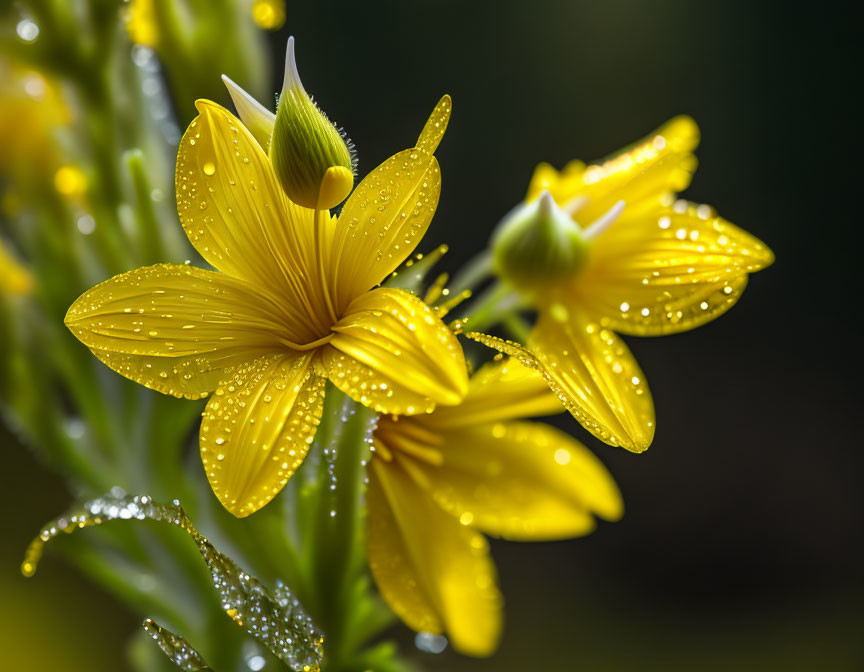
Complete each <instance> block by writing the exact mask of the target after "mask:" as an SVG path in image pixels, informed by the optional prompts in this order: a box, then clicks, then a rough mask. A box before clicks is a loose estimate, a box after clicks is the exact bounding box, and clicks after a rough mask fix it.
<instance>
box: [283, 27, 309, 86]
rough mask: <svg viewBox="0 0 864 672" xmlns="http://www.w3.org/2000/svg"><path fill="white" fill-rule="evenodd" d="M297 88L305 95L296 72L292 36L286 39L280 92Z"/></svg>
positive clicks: (298, 74)
mask: <svg viewBox="0 0 864 672" xmlns="http://www.w3.org/2000/svg"><path fill="white" fill-rule="evenodd" d="M294 87H296V88H298V89H300V90H301V91H303V92H304V93H305V91H306V90H305V89H304V88H303V83H302V82H301V81H300V73H299V72H298V70H297V59H296V57H295V56H294V36H293V35H292V36H291V37H289V38H288V46H287V47H286V48H285V76H284V78H283V79H282V90H283V91H287V90H288V89H290V88H294Z"/></svg>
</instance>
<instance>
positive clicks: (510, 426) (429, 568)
mask: <svg viewBox="0 0 864 672" xmlns="http://www.w3.org/2000/svg"><path fill="white" fill-rule="evenodd" d="M562 411H563V409H562V407H561V404H560V402H559V401H558V400H557V399H556V397H555V396H554V395H553V394H551V393H550V392H549V389H548V387H547V386H546V383H545V382H544V380H543V378H542V376H540V375H539V374H538V373H537V372H536V371H534V370H532V369H529V368H526V367H523V366H522V365H520V364H519V363H517V362H515V361H513V360H506V361H504V362H491V363H489V364H487V365H485V366H483V367H482V368H481V369H480V370H479V371H478V372H477V373H476V374H474V375H473V376H472V377H471V380H470V387H469V391H468V394H467V396H466V397H465V399H464V401H463V402H462V404H460V405H458V406H451V407H447V408H438V409H436V410H435V412H434V413H432V414H431V415H423V416H413V417H399V418H391V417H382V418H381V420H380V422H379V425H378V428H377V429H376V431H375V434H374V437H373V446H374V454H373V458H372V461H371V462H370V466H369V473H370V476H369V491H368V494H367V502H368V507H369V513H368V551H369V563H370V566H371V569H372V573H373V575H374V577H375V580H376V582H377V584H378V587H379V589H380V590H381V594H382V595H383V596H384V598H385V599H386V600H387V602H388V604H389V605H390V606H391V607H392V608H393V610H394V611H395V612H396V613H397V614H398V615H399V616H400V617H401V618H402V620H404V621H405V622H406V623H407V624H408V625H409V626H410V627H412V628H413V629H414V630H416V631H418V632H430V633H435V634H440V633H445V632H446V633H447V635H448V636H449V637H450V640H451V641H452V643H453V646H454V648H456V649H457V650H459V651H461V652H463V653H467V654H471V655H475V656H484V655H489V654H491V653H492V652H493V651H494V649H495V647H496V646H497V643H498V638H499V636H500V633H501V618H502V615H501V608H502V601H501V596H500V593H499V591H498V586H497V578H496V572H495V567H494V565H493V563H492V560H491V558H490V556H489V549H488V545H487V543H486V540H485V539H484V538H483V536H482V534H480V533H481V532H482V533H486V534H489V535H491V536H494V537H501V538H504V539H509V540H513V541H548V540H553V539H568V538H571V537H577V536H581V535H584V534H587V533H589V532H591V531H592V530H593V529H594V526H595V522H594V516H595V515H596V516H600V517H602V518H605V519H607V520H617V519H618V518H620V517H621V515H622V512H623V507H622V502H621V495H620V493H619V491H618V488H617V486H616V485H615V482H614V481H613V480H612V477H611V476H610V475H609V473H608V472H607V471H606V469H605V467H604V466H603V465H602V464H601V463H600V461H599V460H598V459H597V458H596V457H594V456H593V455H592V454H591V453H590V452H589V451H588V449H587V448H585V446H583V445H582V444H581V443H579V442H578V441H576V440H575V439H573V438H572V437H571V436H569V435H568V434H565V433H564V432H562V431H560V430H558V429H555V428H554V427H550V426H549V425H545V424H542V423H537V422H527V421H525V420H524V419H523V418H526V417H534V416H540V415H551V414H555V413H560V412H562Z"/></svg>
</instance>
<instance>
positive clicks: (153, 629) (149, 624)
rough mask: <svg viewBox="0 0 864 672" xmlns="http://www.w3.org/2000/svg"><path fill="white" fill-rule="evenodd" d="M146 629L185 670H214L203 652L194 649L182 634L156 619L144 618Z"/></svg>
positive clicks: (161, 647) (172, 660)
mask: <svg viewBox="0 0 864 672" xmlns="http://www.w3.org/2000/svg"><path fill="white" fill-rule="evenodd" d="M144 630H146V631H147V634H148V635H150V637H152V638H153V641H154V642H156V645H157V646H158V647H159V648H160V649H162V652H163V653H164V654H165V655H166V656H168V658H169V660H171V662H172V663H174V664H175V665H176V666H177V667H178V668H179V669H181V670H184V672H213V669H212V668H211V667H210V666H209V665H207V663H206V662H205V661H204V659H203V658H202V657H201V654H200V653H198V652H197V651H196V650H195V649H193V648H192V647H191V646H190V645H189V642H187V641H186V640H185V639H183V638H182V637H181V636H180V635H175V634H174V633H173V632H171V631H170V630H166V629H165V628H163V627H162V626H161V625H159V624H158V623H157V622H156V621H154V620H152V619H150V618H147V619H145V620H144Z"/></svg>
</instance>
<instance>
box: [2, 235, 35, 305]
mask: <svg viewBox="0 0 864 672" xmlns="http://www.w3.org/2000/svg"><path fill="white" fill-rule="evenodd" d="M32 289H33V277H32V276H31V275H30V271H28V270H27V269H26V268H25V267H24V266H22V265H21V264H20V263H19V262H18V261H17V260H16V259H15V258H14V257H13V256H12V255H11V254H9V252H8V251H7V250H6V246H5V245H4V244H3V241H2V240H0V294H7V295H20V294H29V293H30V292H31V291H32Z"/></svg>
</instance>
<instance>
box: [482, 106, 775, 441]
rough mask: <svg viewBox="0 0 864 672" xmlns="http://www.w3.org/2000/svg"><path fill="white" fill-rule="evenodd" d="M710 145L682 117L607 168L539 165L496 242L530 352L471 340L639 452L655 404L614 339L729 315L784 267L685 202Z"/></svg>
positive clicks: (602, 433) (596, 429) (706, 210)
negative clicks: (530, 314) (521, 306)
mask: <svg viewBox="0 0 864 672" xmlns="http://www.w3.org/2000/svg"><path fill="white" fill-rule="evenodd" d="M698 140H699V131H698V128H697V127H696V124H695V122H694V121H693V120H692V119H690V118H689V117H677V118H675V119H673V120H671V121H670V122H668V123H667V124H666V125H665V126H663V127H662V128H660V129H659V130H657V131H656V132H655V133H653V134H651V135H650V136H648V137H647V138H645V139H643V140H641V141H640V142H638V143H636V144H635V145H633V146H632V147H630V148H628V149H626V150H624V151H623V152H622V153H620V154H618V155H616V156H614V157H613V158H611V159H609V160H607V161H604V162H602V163H598V164H593V165H589V166H586V165H585V164H583V163H581V162H571V163H570V164H569V165H568V166H567V167H565V168H564V170H563V171H561V172H558V171H556V170H555V169H554V168H552V167H551V166H549V165H548V164H541V165H540V166H538V168H537V170H536V171H535V173H534V176H533V178H532V180H531V184H530V186H529V189H528V194H527V196H526V202H525V204H524V205H522V206H519V207H518V208H517V209H516V210H515V211H514V212H513V213H511V215H510V216H508V218H506V219H505V220H504V221H503V222H502V224H501V227H500V228H499V232H498V235H497V240H496V241H495V242H493V245H494V246H495V248H496V250H495V251H496V263H497V266H498V268H497V270H498V272H499V273H500V274H501V276H502V277H503V278H504V279H505V281H507V282H509V283H511V284H512V285H513V286H514V287H515V289H516V290H517V291H518V292H520V293H521V294H522V295H523V297H524V298H525V299H526V300H527V302H528V303H529V305H531V306H532V307H534V308H536V309H537V311H538V313H539V317H538V321H537V324H536V326H535V328H534V330H533V331H532V333H531V335H530V338H529V340H528V343H527V346H528V348H527V350H526V349H524V348H521V347H519V346H518V344H513V343H507V342H503V341H501V340H500V339H495V338H492V337H489V336H485V335H483V334H478V333H474V334H469V335H470V336H471V337H472V338H476V339H477V340H480V341H481V342H484V343H486V344H487V345H489V346H491V347H495V348H497V349H499V350H502V351H503V352H507V353H508V354H512V355H515V356H518V357H519V358H520V360H521V361H522V362H523V363H525V364H528V365H531V366H536V367H537V368H539V369H540V371H541V372H542V373H543V374H544V376H545V377H546V378H547V382H549V384H550V386H551V387H552V389H553V390H554V391H555V392H556V393H557V394H558V395H559V397H560V398H561V400H562V402H563V403H565V405H566V406H567V408H568V409H569V410H570V411H571V412H572V413H573V415H574V416H575V417H576V419H577V420H579V421H580V422H581V423H582V424H583V425H584V426H585V427H586V429H588V430H589V431H590V432H591V433H593V434H594V435H595V436H597V437H598V438H600V439H601V440H603V441H605V442H606V443H609V444H611V445H617V446H621V447H623V448H626V449H627V450H630V451H633V452H641V451H643V450H645V449H646V448H648V446H649V445H650V444H651V441H652V439H653V437H654V429H655V416H654V406H653V402H652V400H651V395H650V392H649V391H648V387H647V385H646V383H645V376H644V375H643V373H642V371H641V370H640V369H639V365H638V364H637V363H636V360H635V359H634V358H633V355H632V354H631V353H630V351H629V349H628V348H627V346H626V345H625V344H624V342H623V341H622V340H621V339H620V338H618V336H616V334H615V332H616V331H617V332H620V333H623V334H626V335H632V336H659V335H663V334H674V333H679V332H682V331H686V330H688V329H693V328H695V327H698V326H699V325H701V324H704V323H705V322H708V321H709V320H712V319H714V318H716V317H719V316H720V315H722V314H723V313H724V312H726V311H727V310H728V309H729V308H731V307H732V306H733V305H734V304H735V302H736V301H737V300H738V298H739V297H740V296H741V294H742V292H743V291H744V287H745V286H746V285H747V277H748V274H750V273H753V272H755V271H758V270H761V269H763V268H765V267H766V266H768V265H770V264H771V263H772V262H773V260H774V257H773V254H772V253H771V251H770V250H769V249H768V248H767V247H766V246H765V245H764V244H763V243H761V242H760V241H759V240H757V239H756V238H754V237H753V236H751V235H750V234H748V233H746V232H745V231H743V230H741V229H740V228H738V227H736V226H734V225H733V224H730V223H729V222H727V221H725V220H724V219H722V218H720V217H718V216H717V215H716V214H715V213H714V211H713V210H712V209H711V208H710V207H708V206H705V205H695V204H692V203H688V202H686V201H682V200H676V195H675V194H676V192H677V191H680V190H681V189H684V188H685V187H687V185H688V184H689V183H690V179H691V176H692V173H693V171H694V170H695V167H696V159H695V157H694V156H693V154H692V151H693V149H694V148H695V147H696V145H697V143H698ZM528 249H530V250H533V251H534V253H533V255H526V254H525V251H526V250H528ZM544 255H545V256H544ZM538 257H539V258H541V259H543V260H544V263H543V264H539V265H538V263H537V259H538Z"/></svg>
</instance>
